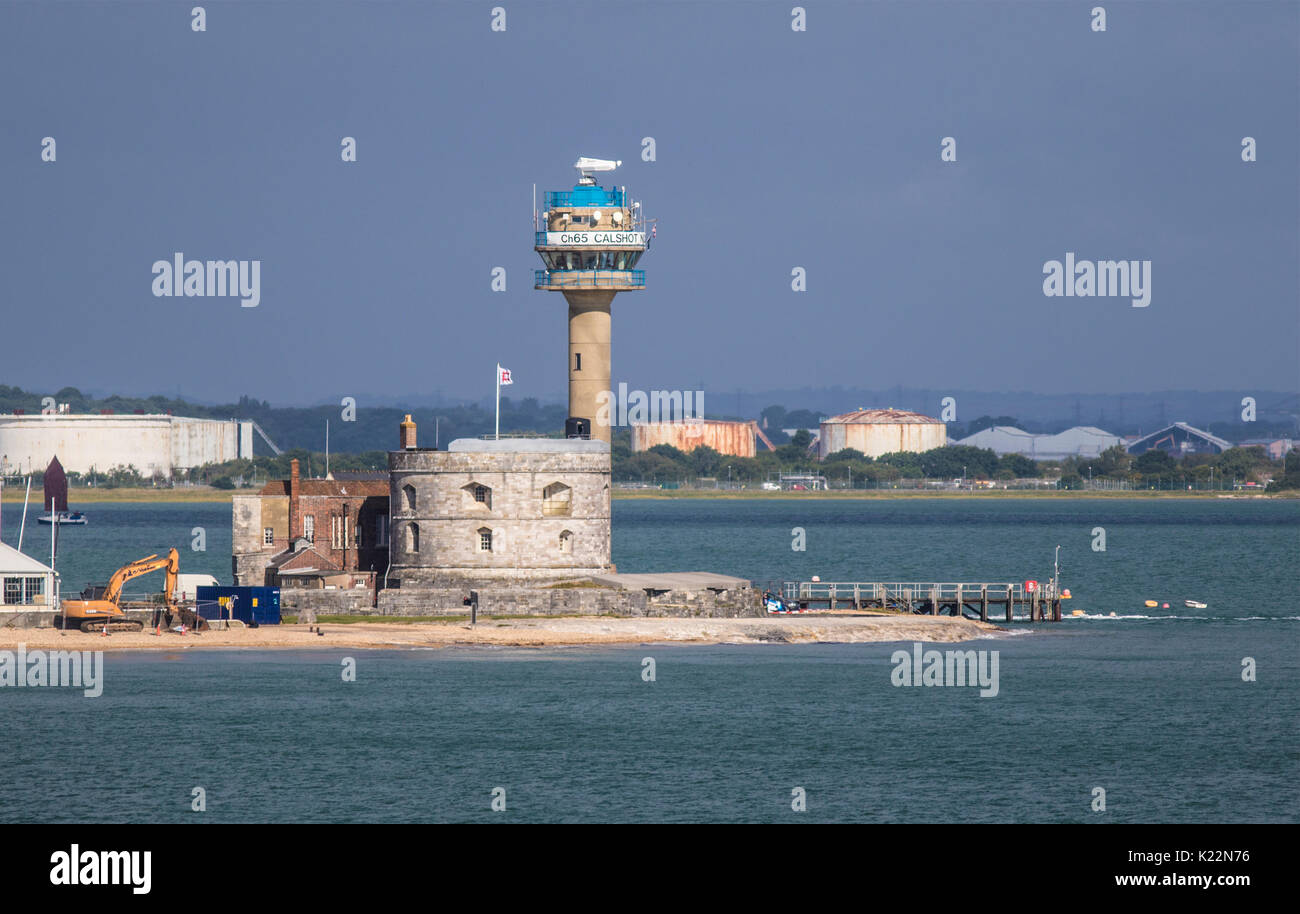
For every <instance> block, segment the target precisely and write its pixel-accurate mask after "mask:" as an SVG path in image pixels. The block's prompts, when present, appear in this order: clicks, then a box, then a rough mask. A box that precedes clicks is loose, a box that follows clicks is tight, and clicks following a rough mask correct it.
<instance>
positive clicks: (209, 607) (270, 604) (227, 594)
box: [195, 586, 280, 625]
mask: <svg viewBox="0 0 1300 914" xmlns="http://www.w3.org/2000/svg"><path fill="white" fill-rule="evenodd" d="M195 602H196V604H197V605H196V607H195V608H196V610H197V611H198V614H199V615H200V616H202V617H203V618H204V619H208V620H212V619H238V620H239V621H240V622H243V623H244V624H245V625H247V624H248V623H250V622H256V623H257V624H258V625H279V624H280V588H278V587H207V586H200V587H197V588H195Z"/></svg>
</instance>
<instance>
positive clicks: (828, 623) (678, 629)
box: [0, 615, 999, 651]
mask: <svg viewBox="0 0 1300 914" xmlns="http://www.w3.org/2000/svg"><path fill="white" fill-rule="evenodd" d="M319 628H320V630H321V631H322V632H323V634H317V633H316V632H315V631H311V630H309V626H306V625H273V626H270V625H268V626H262V627H260V628H255V629H252V628H234V629H230V630H228V631H206V632H201V633H198V634H195V633H189V634H185V635H180V634H175V633H165V634H162V635H155V634H153V633H152V632H147V631H146V632H141V633H138V634H137V633H124V632H117V633H114V634H110V635H108V636H104V635H92V634H86V633H84V632H80V631H70V632H61V631H58V630H57V629H49V628H39V629H37V628H27V629H18V628H5V629H0V649H13V648H16V647H17V646H18V645H19V644H25V645H26V646H27V649H28V650H37V649H40V650H79V651H87V650H102V651H113V650H168V651H174V650H178V649H190V650H202V649H211V648H245V649H253V650H276V649H284V650H319V649H321V648H325V647H330V648H336V647H342V648H359V649H367V648H369V649H376V650H384V649H388V650H392V649H401V648H417V647H421V648H429V647H454V646H459V645H477V644H483V645H496V646H502V647H563V646H574V645H620V644H786V643H788V644H811V643H817V642H836V643H866V642H883V641H945V642H952V641H966V640H970V639H972V638H977V637H980V636H981V635H985V634H987V633H990V632H996V631H998V630H999V629H998V627H997V626H995V625H991V624H983V623H980V622H975V621H971V620H969V619H957V618H950V617H946V616H945V617H940V618H931V617H928V616H866V615H855V616H801V617H794V618H780V619H752V618H751V619H700V618H635V619H615V618H608V617H563V618H550V619H505V618H501V619H483V620H481V621H480V622H479V623H478V624H477V625H470V624H469V623H468V622H416V623H393V622H356V623H350V624H334V625H331V624H329V623H325V624H323V625H321V626H319Z"/></svg>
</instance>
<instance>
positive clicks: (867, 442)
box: [817, 407, 948, 459]
mask: <svg viewBox="0 0 1300 914" xmlns="http://www.w3.org/2000/svg"><path fill="white" fill-rule="evenodd" d="M947 443H948V429H947V426H945V425H944V424H943V423H942V422H940V421H939V420H938V419H934V418H931V417H930V416H923V415H921V414H920V413H914V412H911V411H910V410H906V409H894V408H892V407H890V408H888V409H858V410H854V411H853V412H851V413H843V414H842V415H839V416H832V417H831V418H829V419H824V420H822V423H821V435H820V437H819V438H818V442H817V454H818V456H819V457H821V458H823V459H824V458H826V457H827V456H829V455H831V454H834V453H835V452H836V451H842V450H844V449H845V448H850V447H851V448H853V449H854V450H857V451H861V452H862V453H863V454H866V455H867V456H868V457H879V456H880V455H881V454H892V453H894V452H896V451H913V452H916V453H920V452H922V451H928V450H931V449H932V448H936V447H943V446H944V445H945V444H947Z"/></svg>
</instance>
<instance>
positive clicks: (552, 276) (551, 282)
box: [533, 270, 645, 289]
mask: <svg viewBox="0 0 1300 914" xmlns="http://www.w3.org/2000/svg"><path fill="white" fill-rule="evenodd" d="M533 285H534V286H558V287H560V288H564V287H566V286H569V287H572V288H575V289H612V288H619V289H631V288H641V287H644V286H645V270H536V271H534V273H533Z"/></svg>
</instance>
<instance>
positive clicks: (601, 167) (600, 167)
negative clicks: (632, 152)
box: [573, 156, 623, 171]
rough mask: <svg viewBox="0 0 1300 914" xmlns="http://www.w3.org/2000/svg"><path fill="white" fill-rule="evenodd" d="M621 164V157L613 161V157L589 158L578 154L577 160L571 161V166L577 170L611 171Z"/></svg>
mask: <svg viewBox="0 0 1300 914" xmlns="http://www.w3.org/2000/svg"><path fill="white" fill-rule="evenodd" d="M622 164H623V160H622V159H619V160H618V161H614V160H613V159H590V158H588V157H587V156H580V157H579V158H578V161H576V162H574V163H573V167H574V168H576V169H578V171H613V170H614V169H615V168H618V166H620V165H622Z"/></svg>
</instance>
